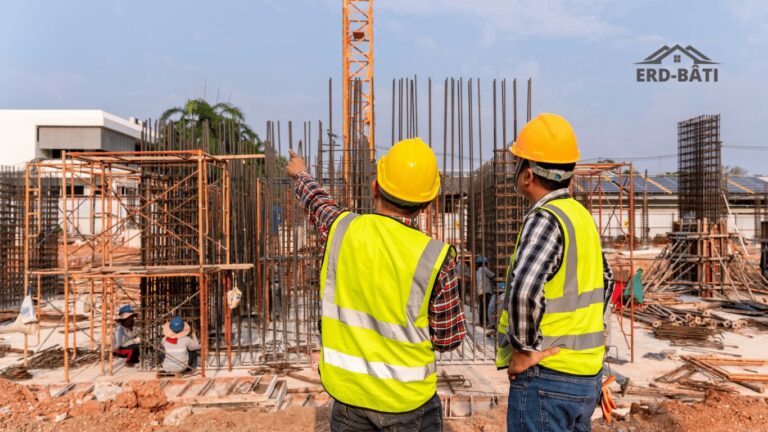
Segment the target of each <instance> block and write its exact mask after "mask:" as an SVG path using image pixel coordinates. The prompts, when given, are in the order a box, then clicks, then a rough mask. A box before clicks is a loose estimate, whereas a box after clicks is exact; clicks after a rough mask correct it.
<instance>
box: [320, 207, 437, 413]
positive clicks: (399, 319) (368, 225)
mask: <svg viewBox="0 0 768 432" xmlns="http://www.w3.org/2000/svg"><path fill="white" fill-rule="evenodd" d="M450 249H451V248H450V246H448V245H446V244H444V243H442V242H439V241H437V240H435V239H432V238H431V237H429V236H427V235H425V234H423V233H421V232H419V231H418V230H415V229H413V228H410V227H408V226H406V225H404V224H402V223H400V222H398V221H396V220H394V219H392V218H389V217H386V216H381V215H363V216H361V215H357V214H354V213H343V214H342V215H340V216H339V217H338V218H337V219H336V221H335V222H334V223H333V225H332V226H331V230H330V232H329V234H328V240H327V244H326V250H325V256H324V258H323V266H322V268H321V270H320V298H321V299H322V310H323V315H322V324H321V333H322V351H321V356H320V378H321V380H322V383H323V387H325V389H326V391H328V394H330V395H331V396H332V397H333V398H334V399H336V400H339V401H341V402H344V403H345V404H348V405H354V406H358V407H362V408H368V409H373V410H376V411H382V412H391V413H397V412H406V411H412V410H414V409H416V408H418V407H420V406H421V405H423V404H424V403H425V402H427V401H428V400H429V399H430V398H431V397H432V396H433V395H434V394H435V391H436V389H437V373H436V366H435V354H434V351H433V350H432V341H431V338H430V334H429V318H428V316H427V312H428V306H429V298H430V295H431V293H432V287H433V286H434V283H435V280H436V279H437V276H438V274H439V272H440V268H441V267H442V264H443V261H444V260H445V257H446V254H448V252H449V250H450Z"/></svg>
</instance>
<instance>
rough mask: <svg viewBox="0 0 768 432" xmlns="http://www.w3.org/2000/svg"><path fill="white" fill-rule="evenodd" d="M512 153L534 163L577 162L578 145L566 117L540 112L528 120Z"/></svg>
mask: <svg viewBox="0 0 768 432" xmlns="http://www.w3.org/2000/svg"><path fill="white" fill-rule="evenodd" d="M510 150H511V151H512V154H514V155H515V156H517V157H521V158H523V159H527V160H531V161H534V162H544V163H554V164H569V163H574V162H578V160H579V146H578V143H577V142H576V134H575V133H574V132H573V127H571V124H570V123H568V120H566V119H564V118H562V117H561V116H559V115H557V114H550V113H543V114H539V115H538V116H536V118H534V119H533V120H531V121H530V122H528V124H526V125H525V126H523V129H522V130H521V131H520V134H518V136H517V141H515V143H514V144H512V148H511V149H510Z"/></svg>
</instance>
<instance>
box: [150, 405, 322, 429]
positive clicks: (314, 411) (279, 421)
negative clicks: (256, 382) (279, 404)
mask: <svg viewBox="0 0 768 432" xmlns="http://www.w3.org/2000/svg"><path fill="white" fill-rule="evenodd" d="M330 415H331V409H330V408H288V409H285V410H282V411H278V412H264V411H260V410H249V411H210V412H206V413H201V414H195V415H193V416H191V417H187V418H186V419H185V420H184V421H183V422H182V423H181V424H180V425H179V427H178V429H180V430H183V431H209V430H210V431H214V430H226V431H229V432H246V431H258V432H282V431H292V432H314V431H318V432H326V431H330V430H331V427H330V423H331V420H330ZM164 430H166V431H171V430H177V429H164Z"/></svg>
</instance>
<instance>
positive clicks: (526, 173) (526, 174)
mask: <svg viewBox="0 0 768 432" xmlns="http://www.w3.org/2000/svg"><path fill="white" fill-rule="evenodd" d="M535 177H536V176H535V175H533V170H532V169H531V167H525V168H524V169H523V172H521V173H520V180H521V181H522V183H523V186H524V187H529V186H531V185H532V184H533V182H534V181H535Z"/></svg>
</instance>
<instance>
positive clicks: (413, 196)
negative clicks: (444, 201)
mask: <svg viewBox="0 0 768 432" xmlns="http://www.w3.org/2000/svg"><path fill="white" fill-rule="evenodd" d="M376 180H377V182H378V184H379V187H380V188H381V190H382V191H383V192H384V195H385V196H386V197H387V198H394V201H396V202H397V203H398V204H405V205H411V204H423V203H425V202H429V201H432V200H433V199H435V197H436V196H437V192H438V191H439V190H440V172H439V171H438V170H437V157H435V153H434V152H433V151H432V149H431V148H429V146H428V145H427V144H426V143H424V141H422V140H421V138H410V139H406V140H403V141H400V142H398V143H396V144H395V145H393V146H392V148H391V149H389V152H388V153H387V154H386V155H384V156H383V157H382V158H381V159H379V163H378V174H377V176H376Z"/></svg>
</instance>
